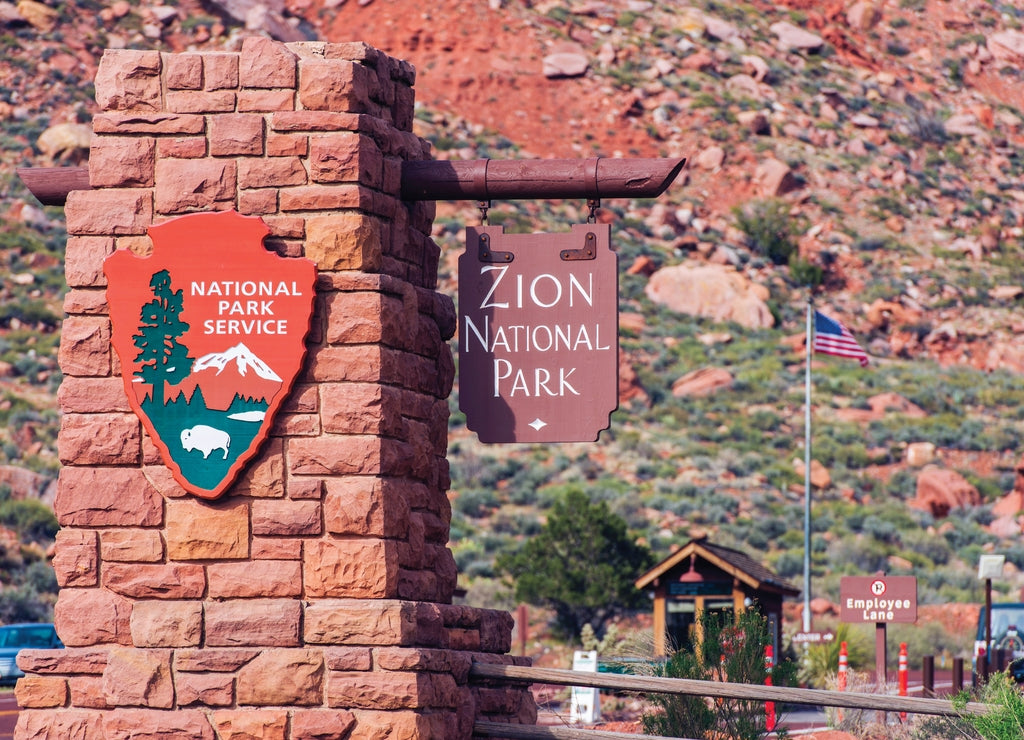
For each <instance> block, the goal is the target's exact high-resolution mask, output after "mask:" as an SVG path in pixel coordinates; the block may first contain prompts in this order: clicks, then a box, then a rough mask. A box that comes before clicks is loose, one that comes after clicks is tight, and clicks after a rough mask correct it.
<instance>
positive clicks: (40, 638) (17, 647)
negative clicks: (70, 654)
mask: <svg viewBox="0 0 1024 740" xmlns="http://www.w3.org/2000/svg"><path fill="white" fill-rule="evenodd" d="M62 647H64V645H63V644H62V643H61V641H60V638H58V637H57V630H55V629H54V628H53V625H52V624H8V625H5V626H3V627H0V683H14V682H16V681H17V680H18V679H19V678H21V677H22V676H24V675H25V674H24V672H23V671H22V670H21V669H20V668H18V665H17V663H16V662H15V659H16V658H17V657H18V653H20V652H21V651H22V650H25V649H26V648H29V649H48V648H62Z"/></svg>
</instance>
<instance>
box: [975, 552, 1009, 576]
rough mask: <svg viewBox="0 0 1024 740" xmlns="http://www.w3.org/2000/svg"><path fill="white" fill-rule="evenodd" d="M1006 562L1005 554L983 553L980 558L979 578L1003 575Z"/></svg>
mask: <svg viewBox="0 0 1024 740" xmlns="http://www.w3.org/2000/svg"><path fill="white" fill-rule="evenodd" d="M1005 562H1006V556H1005V555H982V556H981V557H980V558H979V559H978V578H980V579H981V580H985V579H986V578H999V577H1000V576H1002V575H1003V563H1005Z"/></svg>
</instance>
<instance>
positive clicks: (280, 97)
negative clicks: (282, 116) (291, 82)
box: [238, 89, 295, 113]
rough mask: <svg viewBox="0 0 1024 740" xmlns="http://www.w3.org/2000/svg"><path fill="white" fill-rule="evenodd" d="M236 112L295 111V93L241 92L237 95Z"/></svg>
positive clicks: (273, 91)
mask: <svg viewBox="0 0 1024 740" xmlns="http://www.w3.org/2000/svg"><path fill="white" fill-rule="evenodd" d="M238 110H239V111H242V112H261V113H269V112H271V111H280V110H295V92H294V91H292V90H290V89H288V90H241V91H240V92H239V93H238Z"/></svg>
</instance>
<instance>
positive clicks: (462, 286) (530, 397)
mask: <svg viewBox="0 0 1024 740" xmlns="http://www.w3.org/2000/svg"><path fill="white" fill-rule="evenodd" d="M466 242H467V246H466V251H465V252H464V253H463V254H462V256H461V257H460V258H459V407H460V409H461V410H462V411H463V413H465V414H466V425H467V426H468V427H469V428H470V429H471V430H473V431H474V432H476V433H477V435H478V436H479V438H480V441H482V442H488V443H501V442H587V441H594V440H596V439H597V437H598V435H599V434H600V431H601V430H602V429H606V428H607V427H608V423H609V421H608V418H609V415H610V414H611V412H612V411H614V410H615V408H616V406H617V405H618V367H619V364H618V355H619V350H618V346H619V343H618V267H617V259H616V255H615V253H614V252H613V251H612V250H611V246H610V227H609V226H608V225H607V224H577V225H574V226H573V227H572V231H571V232H569V233H563V234H505V233H503V229H502V228H501V227H496V226H485V227H481V228H474V227H467V229H466Z"/></svg>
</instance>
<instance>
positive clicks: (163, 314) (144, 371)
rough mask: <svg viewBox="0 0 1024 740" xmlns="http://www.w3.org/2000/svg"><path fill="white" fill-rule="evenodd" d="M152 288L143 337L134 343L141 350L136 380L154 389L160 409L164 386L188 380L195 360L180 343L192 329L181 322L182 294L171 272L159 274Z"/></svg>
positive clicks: (142, 314)
mask: <svg viewBox="0 0 1024 740" xmlns="http://www.w3.org/2000/svg"><path fill="white" fill-rule="evenodd" d="M149 287H150V288H152V289H153V300H151V301H150V302H149V303H147V304H145V305H144V306H143V307H142V311H141V312H140V316H139V333H138V334H133V335H132V342H133V343H134V345H135V348H136V349H138V350H139V354H138V355H136V357H135V362H136V363H137V364H138V365H139V368H138V370H136V371H135V377H137V378H141V379H142V380H143V382H145V383H148V384H149V385H151V386H152V387H153V405H154V406H156V408H158V409H159V408H163V406H164V383H169V384H171V385H174V384H175V383H179V382H181V381H182V380H184V379H185V378H187V377H188V374H189V373H190V372H191V370H192V360H193V358H192V357H190V356H189V354H188V347H186V346H185V345H184V344H182V343H181V342H179V341H178V338H179V337H181V336H182V335H183V334H184V333H185V332H186V331H188V328H189V326H188V324H186V323H185V322H184V321H182V320H181V311H182V305H183V294H182V291H180V290H174V289H173V287H172V286H171V274H170V273H169V272H168V271H167V270H161V271H160V272H157V273H155V274H154V275H153V278H152V279H151V280H150V281H149Z"/></svg>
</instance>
